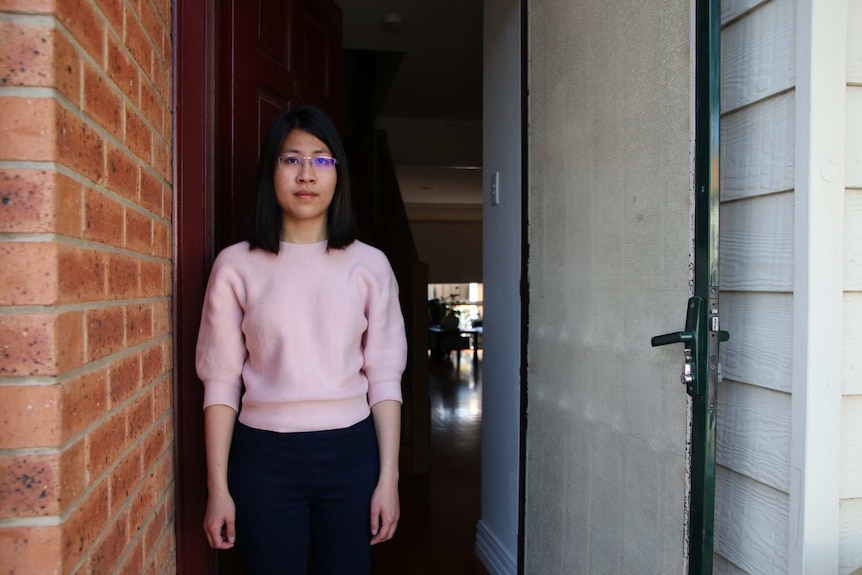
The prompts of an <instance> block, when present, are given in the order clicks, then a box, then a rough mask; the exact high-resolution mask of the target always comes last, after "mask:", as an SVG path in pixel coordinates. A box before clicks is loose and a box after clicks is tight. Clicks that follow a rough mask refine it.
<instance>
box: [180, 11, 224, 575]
mask: <svg viewBox="0 0 862 575" xmlns="http://www.w3.org/2000/svg"><path fill="white" fill-rule="evenodd" d="M215 2H216V0H175V2H174V3H173V6H174V8H173V30H174V33H175V41H174V68H173V69H174V78H173V86H174V96H173V99H174V102H173V103H174V136H173V138H174V162H173V165H174V173H173V178H174V210H173V214H174V218H173V231H174V238H173V239H174V244H173V245H174V249H175V251H174V253H173V258H174V277H173V302H174V309H173V319H174V322H173V333H174V353H173V362H174V368H173V384H174V434H175V435H174V437H175V443H174V445H175V457H176V467H175V474H176V487H175V489H176V491H175V493H176V537H177V573H179V574H195V575H197V574H207V573H213V570H214V561H213V560H212V557H213V554H212V552H211V551H210V549H209V547H208V546H207V542H206V538H205V537H204V533H203V529H202V523H201V522H202V520H203V515H204V510H205V507H206V464H205V459H204V440H203V409H202V407H201V406H202V402H203V387H202V385H201V384H200V382H199V381H198V379H197V376H196V375H195V370H194V349H195V342H196V339H197V333H198V325H199V322H200V311H201V305H202V302H203V296H204V291H205V289H206V282H207V276H208V273H209V264H210V262H211V261H212V210H211V208H212V200H211V199H212V197H213V179H214V161H213V151H214V149H215V146H214V143H215V142H214V140H215V114H214V105H215V102H214V95H215V72H214V64H215V59H214V58H215V56H214V54H215V50H214V48H215V33H216V28H215V27H216V15H215Z"/></svg>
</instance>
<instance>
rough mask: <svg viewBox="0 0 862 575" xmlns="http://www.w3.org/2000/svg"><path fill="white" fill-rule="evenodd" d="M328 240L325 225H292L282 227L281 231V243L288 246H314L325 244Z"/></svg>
mask: <svg viewBox="0 0 862 575" xmlns="http://www.w3.org/2000/svg"><path fill="white" fill-rule="evenodd" d="M327 239H328V234H327V233H326V224H325V223H324V225H316V224H315V225H308V226H303V225H301V224H296V223H292V224H291V225H289V226H288V225H284V226H282V229H281V241H283V242H287V243H289V244H316V243H319V242H325V241H326V240H327Z"/></svg>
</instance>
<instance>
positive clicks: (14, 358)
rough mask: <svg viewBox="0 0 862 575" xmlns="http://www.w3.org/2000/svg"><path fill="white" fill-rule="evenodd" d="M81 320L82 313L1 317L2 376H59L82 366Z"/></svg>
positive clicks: (0, 374) (0, 360) (0, 365)
mask: <svg viewBox="0 0 862 575" xmlns="http://www.w3.org/2000/svg"><path fill="white" fill-rule="evenodd" d="M80 318H81V314H80V312H69V313H66V314H62V315H55V314H31V315H24V314H22V315H7V316H0V341H3V342H4V349H3V354H2V355H0V377H10V376H13V377H22V376H24V377H26V376H39V375H57V374H59V373H63V372H64V371H67V370H69V369H73V368H75V367H79V366H80V365H81V364H82V349H83V346H82V338H81V334H80V333H79V332H80ZM76 332H78V333H76Z"/></svg>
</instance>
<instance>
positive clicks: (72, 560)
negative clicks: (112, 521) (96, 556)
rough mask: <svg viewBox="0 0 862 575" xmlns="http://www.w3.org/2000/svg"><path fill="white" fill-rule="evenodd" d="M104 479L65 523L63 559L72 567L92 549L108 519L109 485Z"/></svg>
mask: <svg viewBox="0 0 862 575" xmlns="http://www.w3.org/2000/svg"><path fill="white" fill-rule="evenodd" d="M107 483H108V482H107V481H102V482H101V483H99V484H97V485H96V486H95V488H94V489H93V490H92V491H91V492H90V493H89V494H88V495H87V498H86V499H85V500H84V501H83V503H81V504H80V505H79V506H78V507H77V508H76V509H75V510H74V511H72V513H71V514H70V515H69V517H68V519H66V523H65V524H64V525H63V530H62V531H63V533H62V541H63V560H64V563H65V564H66V565H68V566H69V568H71V566H72V565H76V564H77V563H78V562H79V561H80V560H81V559H82V558H83V557H84V555H85V554H86V553H87V552H88V551H89V550H90V548H91V546H92V545H93V543H95V541H96V539H97V538H98V537H99V535H101V533H102V531H103V530H104V528H105V523H106V522H107V520H108V486H107Z"/></svg>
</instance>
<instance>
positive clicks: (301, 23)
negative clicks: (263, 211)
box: [174, 0, 342, 575]
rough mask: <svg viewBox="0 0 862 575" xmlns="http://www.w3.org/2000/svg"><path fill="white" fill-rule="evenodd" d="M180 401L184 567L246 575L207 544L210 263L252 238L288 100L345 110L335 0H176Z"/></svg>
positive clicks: (180, 552)
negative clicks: (201, 329) (200, 341)
mask: <svg viewBox="0 0 862 575" xmlns="http://www.w3.org/2000/svg"><path fill="white" fill-rule="evenodd" d="M174 13H175V15H176V34H177V38H176V43H177V61H176V66H175V68H174V73H175V77H174V82H175V85H176V87H177V96H176V102H177V106H176V125H177V136H176V158H175V165H176V172H177V173H176V183H175V193H176V198H177V199H176V210H175V215H174V220H175V224H176V225H175V242H176V246H177V248H176V249H177V255H176V262H175V263H176V270H175V275H174V299H175V309H174V331H175V337H174V373H175V376H174V377H175V385H174V406H175V409H176V414H177V417H176V419H177V421H176V426H175V429H176V445H177V471H176V474H177V477H176V483H177V488H176V495H177V517H176V523H177V573H180V574H183V575H185V574H194V575H197V574H199V573H200V574H203V573H235V574H237V573H241V572H242V569H241V567H240V566H239V565H234V564H233V562H232V560H231V558H230V557H227V556H224V555H222V556H220V557H218V558H216V554H215V553H214V552H212V551H211V550H210V549H209V548H208V546H207V543H206V537H205V536H204V533H203V529H202V528H201V525H202V522H203V515H204V511H205V505H206V489H205V487H206V468H205V462H204V456H203V454H204V445H203V410H202V409H201V404H202V401H203V387H202V385H201V383H200V381H198V380H197V377H196V375H195V370H194V359H195V358H194V353H195V341H196V339H197V332H198V325H199V322H200V312H201V308H202V305H203V296H204V289H205V286H206V282H207V278H208V276H209V269H210V265H211V264H212V260H213V259H214V257H215V255H216V254H218V252H219V251H220V250H221V249H222V248H223V247H225V246H227V245H229V244H232V243H234V242H237V241H240V240H241V239H242V237H243V230H244V226H245V218H246V213H247V211H248V207H249V205H250V203H251V199H252V197H253V193H254V186H255V180H256V169H257V158H258V149H259V146H260V142H261V140H262V138H263V135H264V133H265V131H266V128H267V127H268V125H269V123H270V122H271V121H272V119H273V118H274V117H275V116H276V115H277V114H278V112H279V111H281V109H282V108H284V107H291V106H296V105H299V104H303V103H310V104H315V105H317V106H319V107H320V108H322V109H323V110H324V111H326V112H327V113H328V114H330V115H331V117H332V118H333V120H334V121H335V122H336V125H338V123H339V122H340V118H341V106H342V95H341V62H342V56H341V12H340V10H339V9H338V8H337V6H335V4H333V3H332V1H331V0H242V1H239V0H175V4H174Z"/></svg>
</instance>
